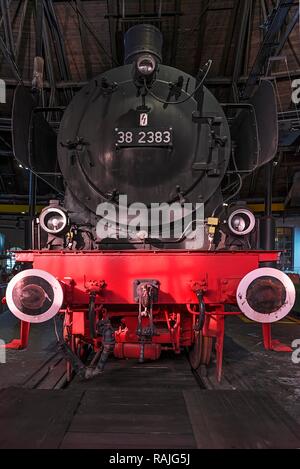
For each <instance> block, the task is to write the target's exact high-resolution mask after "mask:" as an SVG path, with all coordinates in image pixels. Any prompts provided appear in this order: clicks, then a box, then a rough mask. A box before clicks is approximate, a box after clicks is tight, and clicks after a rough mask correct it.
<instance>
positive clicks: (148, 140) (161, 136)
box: [115, 129, 173, 147]
mask: <svg viewBox="0 0 300 469" xmlns="http://www.w3.org/2000/svg"><path fill="white" fill-rule="evenodd" d="M115 138H116V140H115V144H116V147H170V146H172V145H173V132H172V129H166V130H142V129H130V130H128V129H115Z"/></svg>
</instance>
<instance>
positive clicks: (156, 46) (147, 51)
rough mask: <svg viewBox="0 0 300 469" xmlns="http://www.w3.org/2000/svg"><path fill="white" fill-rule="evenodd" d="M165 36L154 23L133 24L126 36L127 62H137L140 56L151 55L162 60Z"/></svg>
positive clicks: (157, 59)
mask: <svg viewBox="0 0 300 469" xmlns="http://www.w3.org/2000/svg"><path fill="white" fill-rule="evenodd" d="M162 45H163V37H162V34H161V32H160V30H159V29H157V28H156V27H155V26H153V25H152V24H138V25H136V26H132V28H130V29H129V30H128V31H127V32H126V33H125V37H124V49H125V64H130V63H133V62H135V61H136V60H137V59H138V58H139V57H150V58H153V59H155V61H156V62H158V63H160V62H161V61H162Z"/></svg>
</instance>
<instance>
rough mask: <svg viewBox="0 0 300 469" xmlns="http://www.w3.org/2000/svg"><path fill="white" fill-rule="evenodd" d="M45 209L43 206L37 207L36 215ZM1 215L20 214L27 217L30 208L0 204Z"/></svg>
mask: <svg viewBox="0 0 300 469" xmlns="http://www.w3.org/2000/svg"><path fill="white" fill-rule="evenodd" d="M43 208H44V206H43V205H37V206H36V213H40V212H41V211H42V209H43ZM0 213H20V214H22V215H25V214H27V213H29V206H28V205H19V204H0Z"/></svg>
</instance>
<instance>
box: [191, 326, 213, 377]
mask: <svg viewBox="0 0 300 469" xmlns="http://www.w3.org/2000/svg"><path fill="white" fill-rule="evenodd" d="M212 345H213V339H212V337H203V335H202V332H200V331H199V332H195V342H194V345H193V346H192V348H191V349H190V353H189V360H190V364H191V367H192V368H193V370H197V369H198V368H199V367H200V366H201V365H209V363H210V360H211V354H212Z"/></svg>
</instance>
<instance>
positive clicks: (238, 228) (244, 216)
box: [228, 208, 256, 236]
mask: <svg viewBox="0 0 300 469" xmlns="http://www.w3.org/2000/svg"><path fill="white" fill-rule="evenodd" d="M255 225H256V220H255V216H254V215H253V213H252V212H251V211H250V210H247V209H243V208H240V209H237V210H235V211H234V212H232V214H231V215H230V217H229V219H228V227H229V229H230V231H231V232H232V233H233V234H234V235H236V236H246V235H248V234H250V233H252V231H253V230H254V228H255Z"/></svg>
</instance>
